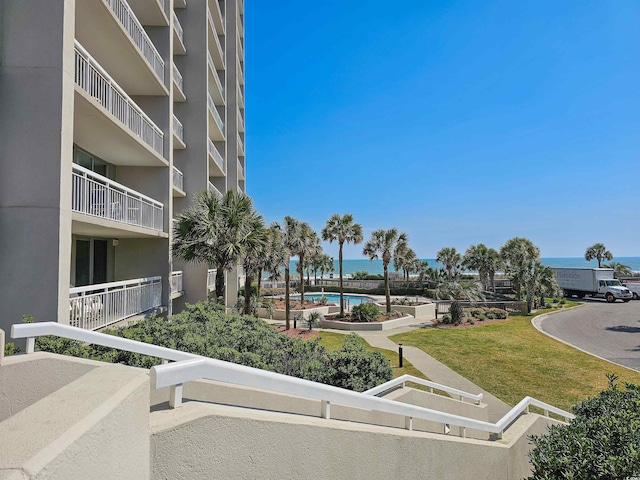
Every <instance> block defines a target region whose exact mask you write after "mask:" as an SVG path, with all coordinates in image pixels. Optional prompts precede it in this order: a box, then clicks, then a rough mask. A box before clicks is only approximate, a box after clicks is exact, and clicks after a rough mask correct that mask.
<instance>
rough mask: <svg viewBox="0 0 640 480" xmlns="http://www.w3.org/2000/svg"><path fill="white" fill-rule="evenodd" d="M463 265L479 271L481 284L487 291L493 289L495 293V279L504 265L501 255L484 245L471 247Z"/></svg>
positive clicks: (466, 253) (463, 260) (465, 255)
mask: <svg viewBox="0 0 640 480" xmlns="http://www.w3.org/2000/svg"><path fill="white" fill-rule="evenodd" d="M462 263H463V265H464V266H465V268H468V269H472V270H477V271H478V276H479V278H480V282H481V283H482V285H483V286H484V289H485V290H489V288H491V289H492V290H493V291H494V292H495V286H494V277H495V274H496V270H498V268H500V265H501V263H502V262H501V259H500V254H499V253H498V252H497V251H496V250H495V249H493V248H487V247H486V246H485V245H484V244H482V243H479V244H478V245H471V246H470V247H469V248H467V251H466V252H465V254H464V257H463V259H462Z"/></svg>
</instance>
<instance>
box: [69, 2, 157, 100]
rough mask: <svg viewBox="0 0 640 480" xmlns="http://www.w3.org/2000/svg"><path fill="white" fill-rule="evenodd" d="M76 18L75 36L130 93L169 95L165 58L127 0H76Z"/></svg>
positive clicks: (150, 3)
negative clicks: (79, 0) (77, 0)
mask: <svg viewBox="0 0 640 480" xmlns="http://www.w3.org/2000/svg"><path fill="white" fill-rule="evenodd" d="M146 3H147V4H149V6H150V7H152V6H153V4H156V7H155V8H156V9H158V10H159V8H160V7H159V5H157V1H156V0H153V1H149V0H147V1H146ZM75 20H76V22H75V34H76V39H77V40H78V41H79V42H80V43H82V45H84V47H85V48H86V49H87V50H88V51H90V52H91V54H92V55H93V57H94V58H96V59H97V61H98V62H100V64H101V65H102V66H103V67H104V68H105V69H106V70H108V71H109V72H110V73H111V75H112V76H113V77H114V78H115V79H116V81H117V82H118V83H119V84H120V86H121V87H122V88H123V89H124V90H125V91H126V92H127V93H128V94H129V95H157V96H166V95H168V91H167V88H166V86H165V65H164V60H163V58H162V56H161V55H160V53H159V52H158V50H157V49H156V47H155V45H154V44H153V42H152V41H151V39H150V38H149V36H148V35H147V33H146V32H145V30H144V28H143V27H142V25H141V23H140V21H139V20H138V18H137V17H136V15H135V13H134V11H133V10H132V8H131V7H130V6H129V4H128V3H127V2H126V0H100V1H81V2H77V5H76V15H75Z"/></svg>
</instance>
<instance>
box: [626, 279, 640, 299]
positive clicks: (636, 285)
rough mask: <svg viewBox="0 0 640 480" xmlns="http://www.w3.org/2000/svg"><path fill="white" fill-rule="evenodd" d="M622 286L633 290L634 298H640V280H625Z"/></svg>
mask: <svg viewBox="0 0 640 480" xmlns="http://www.w3.org/2000/svg"><path fill="white" fill-rule="evenodd" d="M622 286H623V287H627V288H628V289H629V290H630V291H631V295H633V299H634V300H640V282H625V283H623V284H622Z"/></svg>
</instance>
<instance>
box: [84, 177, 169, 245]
mask: <svg viewBox="0 0 640 480" xmlns="http://www.w3.org/2000/svg"><path fill="white" fill-rule="evenodd" d="M71 210H72V211H73V212H74V214H73V217H72V218H73V233H75V234H79V235H103V236H121V237H136V236H166V234H163V235H157V234H156V233H154V232H160V233H162V232H163V228H164V216H163V213H164V205H163V204H162V203H160V202H158V201H156V200H154V199H152V198H149V197H147V196H145V195H143V194H141V193H139V192H136V191H135V190H131V189H130V188H127V187H125V186H124V185H121V184H119V183H117V182H114V181H113V180H110V179H108V178H106V177H103V176H102V175H98V174H97V173H95V172H92V171H91V170H89V169H86V168H84V167H81V166H80V165H75V164H74V165H73V170H72V189H71ZM145 234H146V235H145Z"/></svg>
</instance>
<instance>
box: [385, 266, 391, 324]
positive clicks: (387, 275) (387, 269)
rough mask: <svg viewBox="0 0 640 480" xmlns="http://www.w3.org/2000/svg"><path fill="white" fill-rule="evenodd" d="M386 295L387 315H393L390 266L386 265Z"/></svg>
mask: <svg viewBox="0 0 640 480" xmlns="http://www.w3.org/2000/svg"><path fill="white" fill-rule="evenodd" d="M384 294H385V297H386V298H387V315H389V314H391V293H390V292H389V265H387V264H386V263H385V264H384Z"/></svg>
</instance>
